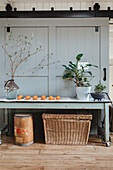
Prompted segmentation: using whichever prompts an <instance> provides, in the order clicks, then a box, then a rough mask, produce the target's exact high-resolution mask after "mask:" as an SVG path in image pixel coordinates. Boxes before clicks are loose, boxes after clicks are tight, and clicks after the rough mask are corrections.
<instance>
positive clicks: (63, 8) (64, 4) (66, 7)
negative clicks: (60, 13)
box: [61, 2, 68, 10]
mask: <svg viewBox="0 0 113 170" xmlns="http://www.w3.org/2000/svg"><path fill="white" fill-rule="evenodd" d="M61 7H62V10H67V9H68V3H66V2H65V3H64V2H62V3H61Z"/></svg>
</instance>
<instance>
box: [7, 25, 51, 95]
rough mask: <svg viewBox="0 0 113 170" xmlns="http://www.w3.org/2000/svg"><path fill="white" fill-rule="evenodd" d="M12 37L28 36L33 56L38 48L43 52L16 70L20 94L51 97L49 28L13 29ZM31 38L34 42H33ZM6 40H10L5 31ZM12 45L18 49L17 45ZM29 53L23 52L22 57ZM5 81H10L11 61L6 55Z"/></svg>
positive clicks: (30, 58)
mask: <svg viewBox="0 0 113 170" xmlns="http://www.w3.org/2000/svg"><path fill="white" fill-rule="evenodd" d="M10 31H12V37H14V38H15V39H16V38H17V37H18V36H19V35H23V36H27V39H28V42H30V43H31V44H32V47H31V49H30V53H31V54H33V53H35V51H36V48H40V45H41V50H40V51H39V52H38V53H37V54H34V55H32V56H31V57H29V58H28V59H27V60H26V61H24V62H23V63H22V64H21V65H20V66H19V67H18V68H17V70H16V74H15V76H16V77H15V78H14V79H15V82H16V83H17V84H18V86H19V88H20V89H19V94H23V95H42V94H45V95H49V94H48V84H49V83H48V27H20V28H18V27H15V28H11V30H10ZM31 37H33V40H32V41H31ZM5 39H7V40H8V33H7V31H6V29H5ZM8 41H9V42H8V43H10V44H11V43H12V44H11V45H12V46H14V48H15V50H18V49H16V44H13V41H10V40H8ZM26 56H27V53H24V52H22V57H26ZM5 63H6V64H5V79H6V80H7V79H9V75H10V74H9V60H8V56H7V55H6V60H5Z"/></svg>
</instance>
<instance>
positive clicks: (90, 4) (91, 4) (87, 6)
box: [86, 2, 94, 10]
mask: <svg viewBox="0 0 113 170" xmlns="http://www.w3.org/2000/svg"><path fill="white" fill-rule="evenodd" d="M93 6H94V4H93V2H87V3H86V10H88V9H89V7H91V8H92V9H93Z"/></svg>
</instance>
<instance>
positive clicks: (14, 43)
mask: <svg viewBox="0 0 113 170" xmlns="http://www.w3.org/2000/svg"><path fill="white" fill-rule="evenodd" d="M32 39H33V37H32V36H31V37H30V39H29V38H28V37H27V36H24V35H19V36H18V37H17V39H14V38H13V36H12V32H10V34H9V36H8V40H7V42H5V44H4V45H3V46H2V48H3V49H4V51H5V53H6V54H7V56H8V58H9V65H10V70H9V72H10V75H11V77H12V79H13V78H14V77H15V73H16V70H17V68H18V67H19V66H20V64H22V63H23V62H25V61H27V59H28V58H30V57H32V56H33V55H35V54H37V53H39V52H40V51H41V50H42V48H41V45H40V47H39V48H36V49H34V51H33V52H32V53H31V49H33V48H32V43H31V41H32ZM43 61H44V59H43V60H42V61H41V63H42V62H43ZM41 63H40V64H38V65H39V66H40V65H41Z"/></svg>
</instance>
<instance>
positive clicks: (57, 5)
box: [56, 2, 62, 10]
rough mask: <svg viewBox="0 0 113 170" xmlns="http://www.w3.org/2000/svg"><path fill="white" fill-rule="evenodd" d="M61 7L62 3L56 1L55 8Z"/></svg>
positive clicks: (59, 8)
mask: <svg viewBox="0 0 113 170" xmlns="http://www.w3.org/2000/svg"><path fill="white" fill-rule="evenodd" d="M61 9H62V4H61V3H58V2H56V10H61Z"/></svg>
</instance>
